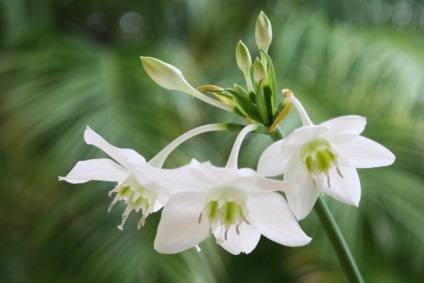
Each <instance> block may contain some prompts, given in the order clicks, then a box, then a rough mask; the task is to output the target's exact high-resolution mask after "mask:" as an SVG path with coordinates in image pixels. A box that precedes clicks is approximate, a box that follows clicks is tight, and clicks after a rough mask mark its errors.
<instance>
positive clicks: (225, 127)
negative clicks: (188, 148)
mask: <svg viewBox="0 0 424 283" xmlns="http://www.w3.org/2000/svg"><path fill="white" fill-rule="evenodd" d="M242 127H243V126H241V125H238V124H230V123H229V124H225V123H219V124H209V125H204V126H200V127H197V128H195V129H192V130H190V131H188V132H186V133H184V134H182V135H181V136H179V137H178V138H176V139H175V140H174V141H172V142H171V143H170V144H168V145H167V146H166V147H165V148H164V149H162V150H161V151H160V152H159V153H158V154H156V156H155V157H153V158H152V159H151V160H150V161H149V164H150V165H152V166H154V167H157V168H162V166H163V163H164V162H165V159H166V158H167V157H168V155H169V154H171V152H172V151H174V150H175V149H176V148H177V147H178V146H179V145H181V144H182V143H183V142H185V141H187V140H188V139H191V138H192V137H194V136H197V135H200V134H203V133H206V132H212V131H232V130H236V131H239V130H240V129H242Z"/></svg>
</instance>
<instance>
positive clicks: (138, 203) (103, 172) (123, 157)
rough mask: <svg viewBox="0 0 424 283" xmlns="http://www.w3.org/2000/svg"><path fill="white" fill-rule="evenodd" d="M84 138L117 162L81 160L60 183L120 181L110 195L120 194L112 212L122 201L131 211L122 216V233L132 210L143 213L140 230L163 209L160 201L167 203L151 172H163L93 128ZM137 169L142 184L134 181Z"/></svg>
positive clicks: (104, 159) (86, 131) (105, 159)
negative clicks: (115, 144)
mask: <svg viewBox="0 0 424 283" xmlns="http://www.w3.org/2000/svg"><path fill="white" fill-rule="evenodd" d="M84 139H85V141H86V143H87V144H91V145H94V146H96V147H98V148H99V149H101V150H103V151H104V152H105V153H107V154H108V155H109V156H110V157H112V158H113V159H114V160H115V161H116V162H115V161H113V160H111V159H107V158H99V159H91V160H85V161H79V162H78V163H77V164H76V165H75V167H74V168H73V169H72V170H71V171H70V172H69V173H68V175H66V176H65V177H59V180H64V181H66V182H69V183H72V184H78V183H85V182H88V181H107V182H117V183H118V185H117V186H116V187H115V188H114V189H113V190H111V191H110V192H109V196H111V195H112V193H116V195H115V198H114V199H113V201H112V203H111V205H110V206H109V210H108V211H110V210H111V209H112V207H113V205H114V204H115V203H116V202H118V201H119V200H122V201H124V202H125V203H126V204H127V208H126V209H125V211H124V213H123V214H122V223H121V225H119V226H118V228H119V229H121V230H122V226H123V225H124V223H125V221H126V219H127V218H128V215H129V214H130V212H131V211H132V210H135V211H136V212H139V211H141V213H142V217H141V219H140V222H139V225H138V226H139V228H140V226H142V225H143V224H144V221H145V219H146V217H147V216H148V215H149V214H150V213H153V212H156V211H158V210H159V209H161V208H162V204H161V202H160V201H159V199H160V198H162V201H165V200H166V199H165V198H164V196H162V195H161V192H160V191H159V185H158V184H157V180H155V179H153V178H151V177H150V176H151V175H150V173H151V172H153V171H157V170H159V169H156V168H154V167H153V166H151V165H150V164H148V163H147V162H146V160H145V159H144V158H143V157H142V156H141V155H139V154H138V153H137V152H135V151H134V150H132V149H121V148H117V147H114V146H112V145H111V144H109V143H108V142H107V141H106V140H104V139H103V138H102V137H101V136H99V135H98V134H97V133H95V132H94V131H93V130H91V129H90V128H89V127H87V129H86V130H85V132H84ZM130 162H131V163H130ZM135 166H137V171H138V174H139V176H143V177H142V178H140V177H139V179H140V180H139V181H136V179H135V178H134V171H135Z"/></svg>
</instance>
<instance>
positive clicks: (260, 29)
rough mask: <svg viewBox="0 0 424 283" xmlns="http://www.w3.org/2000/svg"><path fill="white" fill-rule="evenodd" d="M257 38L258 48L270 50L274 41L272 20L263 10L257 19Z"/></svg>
mask: <svg viewBox="0 0 424 283" xmlns="http://www.w3.org/2000/svg"><path fill="white" fill-rule="evenodd" d="M255 39H256V45H257V46H258V48H261V49H263V50H264V51H265V52H268V48H269V46H270V45H271V41H272V28H271V22H270V21H269V19H268V17H267V16H266V15H265V13H264V12H261V13H260V14H259V16H258V19H257V21H256V28H255Z"/></svg>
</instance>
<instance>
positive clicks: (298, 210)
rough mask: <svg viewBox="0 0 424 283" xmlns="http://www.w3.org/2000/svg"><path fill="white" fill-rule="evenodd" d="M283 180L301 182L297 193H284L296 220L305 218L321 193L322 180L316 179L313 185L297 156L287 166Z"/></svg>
mask: <svg viewBox="0 0 424 283" xmlns="http://www.w3.org/2000/svg"><path fill="white" fill-rule="evenodd" d="M284 179H285V180H287V181H295V180H297V181H301V185H300V188H299V191H298V192H297V193H294V194H293V193H286V197H287V202H288V203H289V206H290V208H291V209H292V211H293V213H294V215H295V216H296V218H297V219H298V220H301V219H303V218H305V217H306V216H307V215H308V214H309V212H311V210H312V208H313V207H314V204H315V202H316V200H317V198H318V196H319V195H320V193H321V186H322V184H321V183H322V180H321V179H319V178H318V179H317V180H316V181H315V182H316V184H314V183H313V181H312V179H311V178H310V177H309V175H308V172H307V170H306V168H304V166H303V164H302V163H301V161H300V157H299V156H295V157H293V158H292V159H291V160H290V161H289V164H288V165H287V170H286V174H285V175H284Z"/></svg>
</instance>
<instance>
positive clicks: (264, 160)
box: [257, 140, 288, 177]
mask: <svg viewBox="0 0 424 283" xmlns="http://www.w3.org/2000/svg"><path fill="white" fill-rule="evenodd" d="M283 142H284V140H279V141H277V142H274V143H272V144H271V145H270V146H268V147H267V148H266V149H265V150H264V152H263V153H262V154H261V156H260V157H259V161H258V169H257V170H258V173H259V174H261V175H262V176H266V177H274V176H278V175H281V174H282V173H283V172H284V169H285V167H286V164H287V160H288V159H286V158H284V157H282V156H281V145H282V144H283Z"/></svg>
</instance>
